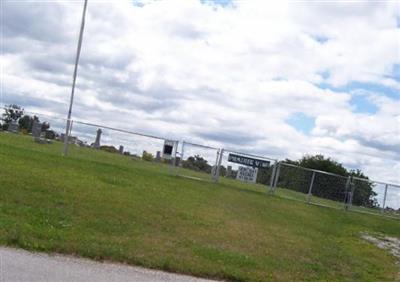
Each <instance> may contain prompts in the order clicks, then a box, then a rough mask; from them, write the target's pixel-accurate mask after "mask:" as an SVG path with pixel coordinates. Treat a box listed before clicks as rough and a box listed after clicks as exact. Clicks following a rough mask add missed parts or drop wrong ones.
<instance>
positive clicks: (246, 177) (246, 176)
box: [236, 166, 258, 183]
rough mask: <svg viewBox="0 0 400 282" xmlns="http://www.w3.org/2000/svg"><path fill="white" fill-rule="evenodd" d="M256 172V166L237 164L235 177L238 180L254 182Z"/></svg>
mask: <svg viewBox="0 0 400 282" xmlns="http://www.w3.org/2000/svg"><path fill="white" fill-rule="evenodd" d="M257 172H258V169H257V168H252V167H246V166H239V169H238V173H237V176H236V179H239V180H241V181H244V182H253V183H256V180H257Z"/></svg>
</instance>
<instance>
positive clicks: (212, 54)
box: [1, 0, 400, 182]
mask: <svg viewBox="0 0 400 282" xmlns="http://www.w3.org/2000/svg"><path fill="white" fill-rule="evenodd" d="M135 3H139V4H140V5H139V4H137V5H133V4H132V2H131V1H118V2H95V1H89V6H88V16H87V21H86V29H85V34H84V41H83V49H82V54H81V63H80V68H79V73H78V80H77V90H76V99H75V106H74V116H75V117H78V118H79V119H88V120H90V121H93V122H99V123H104V124H109V125H112V126H117V127H122V128H129V129H132V130H141V131H147V132H151V133H153V134H159V135H166V136H174V137H180V138H184V139H189V140H193V141H196V142H201V143H208V144H213V145H221V144H227V146H230V147H236V148H242V149H244V150H247V151H252V152H260V153H263V154H266V155H269V156H272V157H280V158H284V157H290V158H297V157H301V156H302V155H303V154H306V153H309V154H313V153H324V154H327V155H329V156H331V157H334V158H336V159H338V160H339V161H342V162H345V164H347V165H350V166H353V167H357V166H358V167H360V168H361V169H363V170H365V171H366V172H367V173H368V174H369V175H371V176H372V177H374V178H378V179H384V180H388V181H397V182H400V180H399V179H398V168H399V162H400V152H399V146H400V140H399V135H400V134H399V133H400V128H399V122H400V121H399V110H398V109H399V103H400V102H399V100H400V96H399V95H397V96H392V97H391V98H390V97H387V96H384V93H372V94H370V95H369V97H370V100H371V101H372V103H374V104H375V105H376V106H377V107H378V111H377V112H376V113H374V114H360V113H355V112H353V107H352V105H351V96H352V95H354V93H352V92H351V91H346V90H342V91H341V92H334V91H331V90H329V89H326V88H323V87H321V86H320V84H321V83H325V84H328V85H330V86H332V87H342V88H343V89H345V86H346V85H347V84H348V83H351V82H353V81H357V82H369V83H376V84H378V85H383V86H386V87H391V88H392V89H400V87H399V85H400V82H399V77H396V74H394V73H393V68H394V66H395V65H396V64H400V53H399V52H400V47H399V40H400V30H399V28H398V23H397V21H398V17H399V10H398V9H399V7H398V4H396V3H393V2H388V3H381V2H379V3H376V2H374V3H369V2H353V3H343V2H338V3H336V2H335V3H333V2H327V3H319V4H318V3H317V4H316V3H310V2H287V1H282V2H281V1H275V2H270V1H268V2H267V1H237V2H234V3H233V4H232V5H228V6H226V7H222V6H219V5H216V4H212V3H211V2H207V3H206V4H202V3H201V2H200V1H195V0H184V1H183V0H169V1H140V2H135ZM3 9H4V11H3V12H4V16H5V17H4V31H5V32H4V34H3V37H4V38H3V39H4V40H3V46H2V47H3V49H2V50H3V53H2V54H1V61H2V65H3V69H4V73H3V92H2V99H3V101H9V102H18V103H20V104H23V106H24V107H25V108H27V109H29V108H35V109H38V110H42V111H46V112H53V113H57V114H59V115H64V114H65V112H66V107H67V103H68V101H69V93H70V84H71V77H72V69H73V62H74V54H75V51H76V41H77V35H78V30H79V23H80V16H81V9H82V5H81V3H80V2H66V1H60V2H51V3H50V2H46V3H41V4H40V5H39V4H38V3H31V2H25V3H22V2H7V1H6V2H5V4H4V7H3ZM3 101H2V102H3ZM296 113H304V114H306V115H307V116H310V117H313V118H315V124H316V126H315V128H314V129H313V130H312V133H311V134H310V135H306V134H304V133H302V132H300V131H299V130H296V129H295V128H293V127H291V126H290V125H288V124H287V123H286V122H285V120H286V119H287V118H288V117H290V116H292V115H294V114H296ZM127 121H128V122H127Z"/></svg>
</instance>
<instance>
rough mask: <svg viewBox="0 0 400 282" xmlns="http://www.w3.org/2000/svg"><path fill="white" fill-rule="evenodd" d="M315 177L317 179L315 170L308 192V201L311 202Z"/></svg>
mask: <svg viewBox="0 0 400 282" xmlns="http://www.w3.org/2000/svg"><path fill="white" fill-rule="evenodd" d="M314 179H315V171H313V172H312V176H311V183H310V188H309V189H308V194H307V203H310V201H311V196H312V187H313V184H314Z"/></svg>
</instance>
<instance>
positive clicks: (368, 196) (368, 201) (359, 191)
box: [349, 169, 379, 208]
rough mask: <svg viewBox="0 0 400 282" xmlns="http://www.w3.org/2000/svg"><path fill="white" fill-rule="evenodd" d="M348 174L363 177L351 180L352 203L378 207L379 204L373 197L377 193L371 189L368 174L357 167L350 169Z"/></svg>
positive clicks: (371, 185) (371, 184)
mask: <svg viewBox="0 0 400 282" xmlns="http://www.w3.org/2000/svg"><path fill="white" fill-rule="evenodd" d="M349 174H350V175H351V176H353V177H357V178H361V179H365V180H359V179H354V180H353V181H352V182H353V185H354V193H353V204H355V205H359V206H363V207H368V208H372V207H378V206H379V204H378V201H377V200H376V198H375V197H376V196H377V195H378V194H377V193H376V192H375V191H374V190H373V187H374V185H373V183H371V182H370V181H369V178H368V176H366V175H364V173H363V172H362V171H361V170H359V169H357V170H350V173H349Z"/></svg>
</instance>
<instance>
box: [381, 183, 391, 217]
mask: <svg viewBox="0 0 400 282" xmlns="http://www.w3.org/2000/svg"><path fill="white" fill-rule="evenodd" d="M388 186H389V185H387V184H385V194H384V195H383V204H382V210H381V212H382V213H384V212H385V205H386V196H387V190H388Z"/></svg>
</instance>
